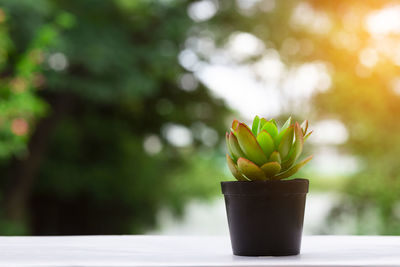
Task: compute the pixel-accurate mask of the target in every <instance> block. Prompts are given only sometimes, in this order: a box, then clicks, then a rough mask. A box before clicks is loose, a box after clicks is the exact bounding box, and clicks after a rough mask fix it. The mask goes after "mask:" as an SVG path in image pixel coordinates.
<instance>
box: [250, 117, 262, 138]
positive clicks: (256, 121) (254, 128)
mask: <svg viewBox="0 0 400 267" xmlns="http://www.w3.org/2000/svg"><path fill="white" fill-rule="evenodd" d="M259 125H260V118H259V117H258V116H255V117H254V120H253V125H252V127H251V131H252V132H253V134H254V135H257V134H258V126H259Z"/></svg>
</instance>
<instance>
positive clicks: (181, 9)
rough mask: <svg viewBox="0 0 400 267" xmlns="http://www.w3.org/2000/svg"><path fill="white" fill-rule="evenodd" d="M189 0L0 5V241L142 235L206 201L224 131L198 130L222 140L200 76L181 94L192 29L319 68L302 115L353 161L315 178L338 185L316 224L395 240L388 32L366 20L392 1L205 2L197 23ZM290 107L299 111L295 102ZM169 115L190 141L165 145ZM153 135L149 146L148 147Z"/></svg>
mask: <svg viewBox="0 0 400 267" xmlns="http://www.w3.org/2000/svg"><path fill="white" fill-rule="evenodd" d="M210 1H211V0H210ZM193 2H195V1H178V0H175V1H174V0H169V1H147V0H137V1H136V0H110V1H95V0H84V1H66V0H54V1H50V0H48V1H46V0H36V1H31V0H20V1H14V0H0V11H1V12H0V70H1V78H0V169H1V171H2V174H3V175H2V179H1V182H0V189H1V191H0V197H1V212H0V218H1V220H0V232H1V234H94V233H102V234H108V233H114V234H118V233H142V232H144V231H145V230H147V229H150V228H152V227H154V226H155V225H156V224H157V222H156V214H157V212H158V211H159V210H160V209H163V208H168V209H172V210H174V211H175V212H176V213H177V214H179V213H180V212H182V208H183V205H184V204H185V202H187V201H188V200H189V199H191V198H193V197H196V198H203V197H207V196H212V195H215V194H216V193H217V191H218V186H217V183H216V181H218V179H217V177H218V176H219V175H220V176H222V175H224V174H222V173H221V166H225V163H224V161H223V159H222V161H221V157H220V155H221V154H222V152H221V151H220V149H221V147H222V146H221V147H220V146H218V144H220V143H221V140H219V143H217V144H214V145H215V147H217V148H216V149H213V148H211V147H212V146H211V147H210V144H206V143H205V142H204V140H203V139H204V138H202V134H201V133H200V134H199V132H201V131H206V130H207V129H214V130H215V131H216V133H217V134H218V136H219V137H222V136H223V132H224V131H225V130H226V129H227V128H228V126H227V123H226V120H225V119H226V117H227V116H228V115H229V114H230V113H231V112H229V111H228V110H227V108H226V107H225V106H224V104H223V103H222V102H221V100H219V99H216V98H215V97H213V96H211V95H210V93H209V92H208V90H207V89H206V88H205V87H204V85H202V84H201V83H197V82H196V83H194V86H195V87H196V89H195V90H193V91H187V90H181V88H180V85H179V80H180V79H181V78H182V77H183V76H182V75H187V76H186V77H189V78H190V79H191V80H193V79H196V78H195V77H194V76H193V74H192V73H190V72H188V71H187V70H185V69H183V68H182V67H181V66H180V65H179V64H178V60H177V58H178V55H179V53H180V52H181V51H182V50H183V49H185V48H187V47H185V46H186V41H187V38H188V37H193V36H195V37H206V38H210V39H211V40H212V41H213V42H214V43H215V44H216V45H217V47H222V46H224V45H225V43H226V41H227V40H228V39H229V37H230V36H231V34H232V33H237V32H248V33H251V34H252V35H254V36H256V37H257V38H259V39H260V40H262V41H263V43H264V44H265V46H266V48H267V49H272V50H274V51H276V52H277V53H279V58H280V60H281V61H282V62H284V63H285V64H286V67H287V69H290V67H296V66H299V65H301V64H303V63H308V62H311V63H322V64H325V65H326V66H327V69H328V71H329V75H330V77H331V86H330V89H329V90H326V91H320V92H319V93H318V94H317V95H315V97H314V98H313V99H312V103H311V104H312V105H311V106H312V117H311V118H310V119H311V120H312V121H317V120H319V119H326V118H334V119H338V120H340V121H341V122H343V123H344V124H345V126H346V127H347V130H348V133H349V138H348V140H347V142H346V143H345V144H342V145H340V146H338V147H337V149H339V150H340V151H342V152H345V153H348V154H351V155H353V156H355V157H357V159H358V160H359V162H360V163H361V164H360V167H361V168H360V169H359V171H358V172H357V173H356V174H354V175H353V176H352V177H350V178H349V179H340V180H339V181H336V182H333V180H332V179H329V181H327V182H326V183H325V182H315V183H314V184H315V186H316V187H318V188H322V189H332V188H335V189H337V190H340V191H341V193H343V194H342V195H343V198H342V200H341V201H340V203H339V204H338V205H337V206H336V207H334V209H333V210H332V212H331V214H330V217H329V218H328V221H327V223H326V225H324V229H322V230H321V231H322V232H324V233H332V231H333V229H334V226H335V223H336V222H338V221H341V220H346V219H347V218H350V217H351V218H355V220H356V228H355V229H354V232H355V233H358V234H367V233H373V234H400V220H399V218H400V215H399V214H400V204H399V203H400V195H399V194H398V192H399V190H400V176H399V167H398V163H397V155H398V154H399V152H400V137H399V135H398V133H399V131H400V129H399V127H400V126H399V125H398V124H396V122H397V119H398V117H399V113H400V97H399V95H398V93H396V92H395V91H394V90H393V88H392V87H393V86H392V83H393V80H394V79H396V77H397V76H398V69H399V66H398V64H397V65H396V64H394V61H393V58H394V56H392V53H393V54H394V53H395V50H393V49H391V47H393V46H392V44H396V43H398V41H399V40H398V36H396V35H394V36H393V35H391V36H387V37H385V38H383V39H376V38H375V37H373V36H371V33H370V32H368V31H367V30H366V28H365V19H366V17H367V16H368V15H369V14H370V12H371V11H373V10H378V9H380V8H382V7H384V6H386V5H387V4H399V2H398V1H378V0H373V1H356V0H350V1H334V2H333V1H316V0H310V1H297V0H288V1H277V0H276V1H273V0H260V1H248V2H247V1H231V0H219V1H217V0H215V1H211V2H212V3H214V6H216V7H217V9H218V10H217V13H216V15H215V16H213V17H212V18H211V19H209V20H205V21H202V22H200V23H195V22H194V21H193V20H191V19H190V18H189V16H188V14H187V8H188V5H190V4H191V3H193ZM250 2H251V3H250ZM246 3H247V4H246ZM249 3H250V4H249ZM299 7H300V9H299ZM299 10H300V11H299ZM295 12H297V15H298V16H299V18H298V19H299V20H300V22H299V21H297V22H296V21H294V20H293V14H294V13H295ZM313 18H314V19H313ZM327 25H328V26H327ZM365 49H367V50H368V49H369V50H368V51H371V49H372V50H376V51H377V53H378V56H379V60H378V62H377V63H376V65H375V66H372V67H368V66H365V65H363V64H361V63H360V57H362V55H361V54H360V53H361V52H362V51H365ZM385 49H386V50H387V51H386V50H385ZM385 51H386V52H385ZM396 53H398V52H396ZM261 56H263V55H261ZM198 57H199V58H200V59H201V60H203V61H206V60H207V55H204V54H201V53H200V54H198ZM258 59H259V58H257V57H253V58H250V59H249V60H248V62H247V61H245V62H242V63H244V64H246V63H251V62H254V61H257V60H258ZM295 111H296V112H295V113H296V114H295V115H296V116H298V118H296V119H299V120H301V117H302V116H303V115H304V114H303V112H305V109H304V108H303V107H299V108H298V109H297V110H295ZM260 115H262V114H260ZM307 115H309V114H307ZM281 116H282V118H283V117H286V116H287V114H281ZM171 123H173V124H176V125H183V126H185V127H187V128H188V129H190V130H191V131H192V133H193V136H194V139H193V143H192V144H191V145H190V146H188V147H184V148H181V147H177V146H174V145H171V144H170V143H169V142H168V140H167V138H166V136H165V134H164V133H165V131H166V129H167V128H168V125H171ZM149 136H151V137H153V139H154V138H156V140H158V138H159V140H161V144H162V146H161V149H162V150H161V152H160V153H148V152H146V150H145V149H144V145H143V144H144V141H146V140H147V138H148V137H149ZM340 167H341V166H338V168H340ZM210 174H212V175H210ZM307 175H310V176H312V174H311V173H310V172H309V171H307ZM315 178H318V177H314V178H313V181H314V180H315ZM321 179H322V177H321Z"/></svg>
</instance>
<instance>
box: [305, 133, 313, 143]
mask: <svg viewBox="0 0 400 267" xmlns="http://www.w3.org/2000/svg"><path fill="white" fill-rule="evenodd" d="M312 133H313V131H310V132H309V133H308V134H306V136H304V141H306V140H307V139H308V137H309V136H310V135H311V134H312Z"/></svg>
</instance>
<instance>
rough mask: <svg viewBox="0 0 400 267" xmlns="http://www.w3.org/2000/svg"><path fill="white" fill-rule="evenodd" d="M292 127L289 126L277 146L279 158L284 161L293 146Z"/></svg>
mask: <svg viewBox="0 0 400 267" xmlns="http://www.w3.org/2000/svg"><path fill="white" fill-rule="evenodd" d="M293 128H294V126H293V125H291V126H290V127H289V128H288V129H287V130H286V131H285V134H284V135H283V136H282V139H281V142H280V143H279V146H278V151H279V153H280V154H281V158H282V159H283V160H284V159H285V158H286V157H287V155H288V154H289V152H290V149H291V148H292V145H293V134H294V129H293Z"/></svg>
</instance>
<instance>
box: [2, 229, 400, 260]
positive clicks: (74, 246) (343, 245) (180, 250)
mask: <svg viewBox="0 0 400 267" xmlns="http://www.w3.org/2000/svg"><path fill="white" fill-rule="evenodd" d="M0 266H7V267H11V266H53V267H57V266H313V267H315V266H400V236H399V237H394V236H305V237H303V244H302V250H301V254H300V255H297V256H287V257H239V256H234V255H232V251H231V246H230V241H229V238H228V237H216V236H203V237H200V236H198V237H196V236H67V237H0Z"/></svg>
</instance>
